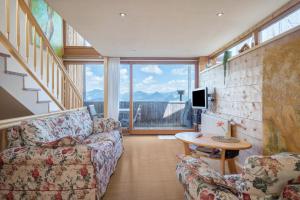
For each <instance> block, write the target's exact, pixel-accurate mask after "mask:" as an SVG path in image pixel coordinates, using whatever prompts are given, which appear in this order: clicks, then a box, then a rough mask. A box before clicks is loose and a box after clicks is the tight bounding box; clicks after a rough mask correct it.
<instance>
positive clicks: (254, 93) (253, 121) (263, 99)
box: [200, 30, 300, 163]
mask: <svg viewBox="0 0 300 200" xmlns="http://www.w3.org/2000/svg"><path fill="white" fill-rule="evenodd" d="M295 38H298V39H299V38H300V30H298V31H295V32H293V33H290V34H288V35H285V36H283V37H281V38H280V39H277V40H274V41H272V42H269V43H267V44H265V45H261V46H260V47H258V48H255V49H253V50H250V51H249V52H246V53H244V54H241V55H240V56H237V57H235V58H232V59H231V60H230V61H229V64H228V66H227V70H226V78H225V81H224V66H223V65H218V66H215V67H212V68H210V69H206V70H204V71H202V72H200V87H208V89H209V92H212V90H214V89H215V92H216V101H215V102H210V103H209V109H208V111H207V112H208V113H209V114H211V115H215V116H219V117H222V118H225V119H228V120H231V121H232V122H233V124H234V125H233V129H232V130H233V131H232V135H233V136H236V137H238V138H241V139H246V140H247V141H249V142H250V143H251V144H252V145H253V147H252V148H251V149H249V150H245V151H241V152H240V156H239V162H240V163H243V162H244V160H245V158H246V157H248V156H250V155H254V154H262V153H263V152H265V153H266V152H267V151H266V149H267V145H268V146H270V145H271V146H276V145H277V144H278V140H279V141H281V140H282V133H283V132H284V131H285V132H286V133H287V134H289V135H292V133H291V132H292V130H293V131H296V132H297V133H295V134H294V135H293V137H294V139H298V141H300V138H299V135H300V132H299V126H300V123H299V119H300V117H299V113H300V108H299V106H300V102H299V101H300V100H299V97H300V96H299V94H300V90H299V87H300V82H299V78H300V76H299V72H300V69H299V64H300V62H299V57H300V49H299V48H300V45H299V43H295V41H292V40H294V39H295ZM284 43H288V44H287V45H288V46H287V47H285V48H283V49H285V50H281V51H279V50H280V49H282V45H284ZM291 44H293V45H292V46H293V48H292V47H291ZM291 48H292V49H294V50H293V56H292V55H291V56H286V55H289V53H287V52H288V51H289V50H291ZM297 48H298V49H297ZM273 49H275V50H273ZM277 54H281V56H278V57H277ZM283 57H284V58H283ZM285 57H286V58H285ZM297 59H298V60H297ZM282 62H283V63H282ZM269 63H271V64H269ZM295 63H297V65H295ZM281 67H283V69H281ZM279 71H280V74H279V75H278V76H275V74H277V72H279ZM295 71H297V72H295ZM264 73H265V74H266V75H263V74H264ZM274 82H276V84H273V83H274ZM282 85H284V86H282ZM291 85H292V86H291ZM278 87H280V90H277V89H276V88H278ZM287 90H289V91H290V93H289V95H288V96H290V97H291V98H293V99H294V100H293V101H289V100H288V97H286V98H277V100H276V101H273V99H274V98H275V97H274V96H276V95H278V94H279V93H284V94H287V92H286V91H287ZM297 91H298V94H293V95H292V94H291V93H297ZM285 102H286V103H288V102H291V103H289V106H283V107H284V108H285V109H287V110H289V109H290V111H282V109H283V107H278V108H277V109H275V110H272V109H270V107H273V106H275V105H278V104H280V105H283V104H285ZM291 104H293V105H291ZM265 105H266V106H268V107H266V108H264V106H265ZM297 105H298V107H297ZM266 113H269V114H268V115H266ZM278 113H281V114H280V117H278V116H277V117H274V116H276V114H278ZM287 113H288V114H287ZM296 113H298V118H297V117H296ZM264 116H265V117H264ZM279 118H280V119H279ZM284 118H290V119H291V120H293V122H290V124H289V127H285V128H288V129H289V130H290V131H286V129H283V128H284V126H283V123H282V119H284ZM275 119H276V120H275ZM286 121H287V120H286ZM279 127H280V128H279ZM296 127H298V129H296ZM297 130H298V131H297ZM267 132H268V133H267ZM275 132H276V133H275ZM297 134H298V136H297V137H298V138H297V137H295V135H297ZM275 137H276V138H275ZM270 138H273V139H274V138H275V139H274V140H272V141H271V142H269V140H270ZM276 142H277V143H276ZM283 146H285V147H284V148H281V149H280V150H283V149H289V148H287V147H286V144H285V145H283ZM294 146H295V145H294ZM268 148H269V147H268ZM293 149H295V148H293ZM296 149H297V148H296ZM273 150H274V149H271V151H269V153H273V152H274V151H273Z"/></svg>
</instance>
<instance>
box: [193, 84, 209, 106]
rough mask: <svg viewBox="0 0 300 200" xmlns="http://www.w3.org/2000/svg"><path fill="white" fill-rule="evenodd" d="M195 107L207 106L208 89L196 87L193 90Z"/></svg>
mask: <svg viewBox="0 0 300 200" xmlns="http://www.w3.org/2000/svg"><path fill="white" fill-rule="evenodd" d="M192 102H193V108H207V89H206V88H204V89H196V90H194V91H193V92H192Z"/></svg>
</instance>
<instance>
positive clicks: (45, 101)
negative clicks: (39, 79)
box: [37, 100, 51, 103]
mask: <svg viewBox="0 0 300 200" xmlns="http://www.w3.org/2000/svg"><path fill="white" fill-rule="evenodd" d="M50 102H51V101H50V100H39V101H37V103H50Z"/></svg>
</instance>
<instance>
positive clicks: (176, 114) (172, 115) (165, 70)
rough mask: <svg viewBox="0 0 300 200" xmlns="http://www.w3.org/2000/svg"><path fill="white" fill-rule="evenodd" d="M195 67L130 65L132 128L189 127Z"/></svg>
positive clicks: (180, 65) (183, 65)
mask: <svg viewBox="0 0 300 200" xmlns="http://www.w3.org/2000/svg"><path fill="white" fill-rule="evenodd" d="M194 85H195V65H189V64H158V65H157V64H153V65H151V64H136V65H133V101H134V102H133V105H134V109H133V113H134V120H133V122H134V127H135V128H143V129H144V128H154V129H155V128H168V129H170V128H171V129H172V128H174V129H178V128H179V129H181V128H182V129H184V128H191V126H192V121H191V118H192V117H191V115H192V112H191V111H192V108H191V102H190V99H191V91H192V90H193V89H194Z"/></svg>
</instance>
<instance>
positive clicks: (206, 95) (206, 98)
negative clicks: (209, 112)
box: [192, 87, 208, 109]
mask: <svg viewBox="0 0 300 200" xmlns="http://www.w3.org/2000/svg"><path fill="white" fill-rule="evenodd" d="M200 90H204V91H205V97H204V98H205V106H203V107H202V106H194V102H193V99H194V98H193V94H194V92H195V91H200ZM192 107H193V109H207V107H208V89H207V87H204V88H196V89H194V90H193V91H192Z"/></svg>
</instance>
